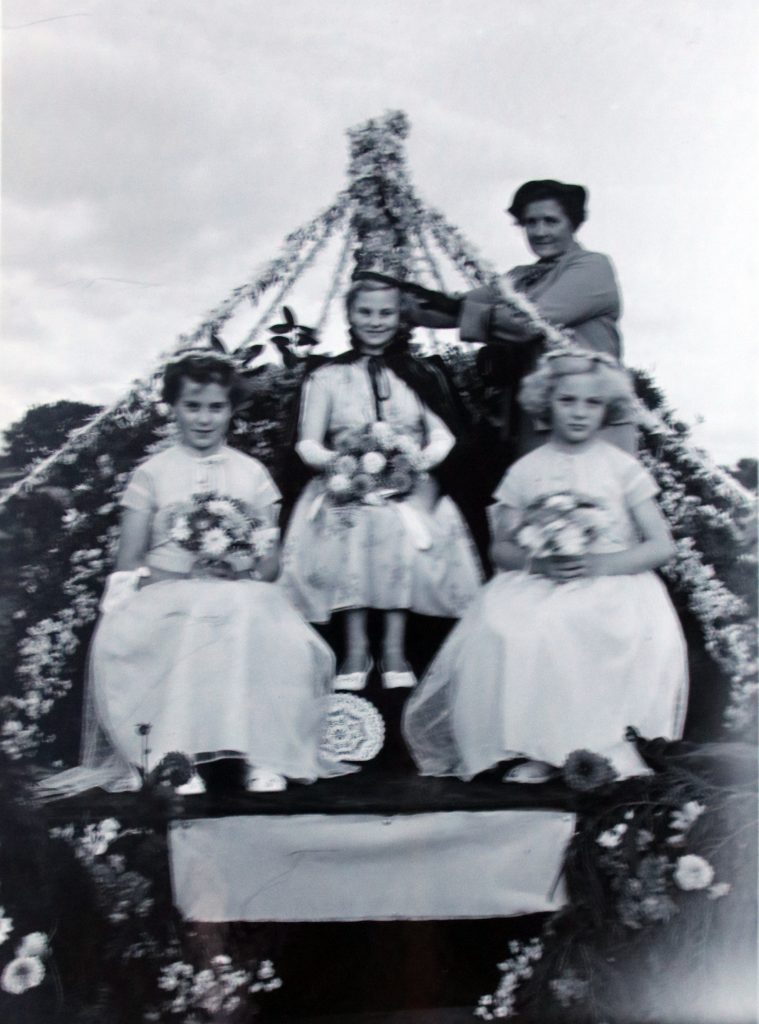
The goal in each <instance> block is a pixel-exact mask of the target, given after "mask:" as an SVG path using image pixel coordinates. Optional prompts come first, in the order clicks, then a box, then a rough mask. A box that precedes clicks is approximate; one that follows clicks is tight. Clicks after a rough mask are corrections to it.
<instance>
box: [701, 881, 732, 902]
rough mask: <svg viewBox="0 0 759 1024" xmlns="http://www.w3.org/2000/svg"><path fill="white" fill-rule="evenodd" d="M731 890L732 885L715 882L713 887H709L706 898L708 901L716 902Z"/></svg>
mask: <svg viewBox="0 0 759 1024" xmlns="http://www.w3.org/2000/svg"><path fill="white" fill-rule="evenodd" d="M731 889H732V885H730V883H729V882H715V883H714V885H710V886H709V891H708V892H707V894H706V895H707V896H708V897H709V899H710V900H718V899H721V898H722V897H723V896H727V894H728V893H729V892H730V890H731Z"/></svg>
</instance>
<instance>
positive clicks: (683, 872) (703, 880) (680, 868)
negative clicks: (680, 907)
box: [674, 853, 714, 890]
mask: <svg viewBox="0 0 759 1024" xmlns="http://www.w3.org/2000/svg"><path fill="white" fill-rule="evenodd" d="M674 879H675V882H676V884H677V885H678V886H679V887H680V888H681V889H685V890H690V889H706V887H707V886H708V885H711V883H712V881H713V879H714V868H713V867H712V866H711V864H710V863H709V861H708V860H704V858H703V857H699V856H698V855H697V854H695V853H686V854H685V855H684V856H682V857H678V859H677V867H676V868H675V874H674Z"/></svg>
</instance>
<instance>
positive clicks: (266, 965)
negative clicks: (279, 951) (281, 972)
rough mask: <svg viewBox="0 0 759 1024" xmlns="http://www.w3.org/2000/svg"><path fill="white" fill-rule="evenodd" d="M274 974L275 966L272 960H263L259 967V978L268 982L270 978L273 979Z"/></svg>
mask: <svg viewBox="0 0 759 1024" xmlns="http://www.w3.org/2000/svg"><path fill="white" fill-rule="evenodd" d="M274 974H275V971H274V964H273V963H272V962H271V960H262V961H261V963H260V964H259V967H258V977H259V978H260V979H261V980H262V981H266V980H267V979H268V978H273V977H274Z"/></svg>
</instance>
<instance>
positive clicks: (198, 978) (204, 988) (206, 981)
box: [194, 967, 216, 996]
mask: <svg viewBox="0 0 759 1024" xmlns="http://www.w3.org/2000/svg"><path fill="white" fill-rule="evenodd" d="M215 984H216V978H215V977H214V973H213V971H212V970H210V969H209V968H208V967H206V968H205V970H203V971H198V973H197V974H196V975H195V984H194V990H195V993H196V994H197V995H199V996H203V995H206V994H207V993H208V992H210V991H211V989H212V988H213V987H214V985H215Z"/></svg>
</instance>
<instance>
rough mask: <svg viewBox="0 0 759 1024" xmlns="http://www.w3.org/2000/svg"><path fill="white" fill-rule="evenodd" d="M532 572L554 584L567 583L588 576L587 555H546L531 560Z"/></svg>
mask: <svg viewBox="0 0 759 1024" xmlns="http://www.w3.org/2000/svg"><path fill="white" fill-rule="evenodd" d="M531 571H532V572H534V573H537V574H538V575H540V576H545V577H546V578H547V579H549V580H553V581H554V582H555V583H569V582H570V580H579V579H582V578H583V577H585V576H588V575H589V573H588V556H587V555H547V556H546V557H545V558H533V560H532V569H531Z"/></svg>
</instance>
